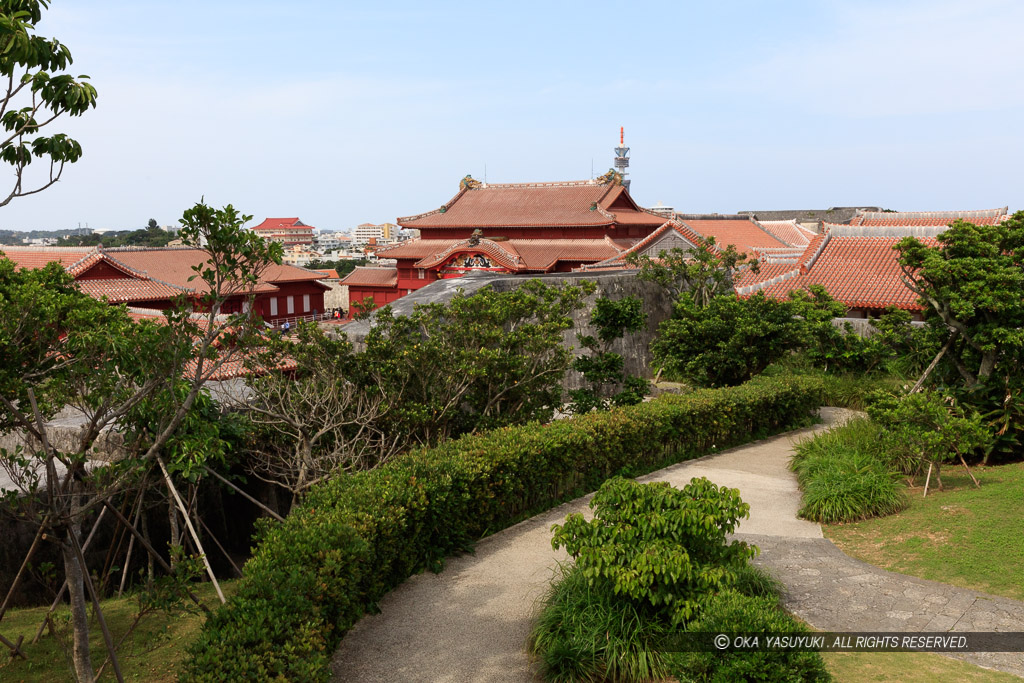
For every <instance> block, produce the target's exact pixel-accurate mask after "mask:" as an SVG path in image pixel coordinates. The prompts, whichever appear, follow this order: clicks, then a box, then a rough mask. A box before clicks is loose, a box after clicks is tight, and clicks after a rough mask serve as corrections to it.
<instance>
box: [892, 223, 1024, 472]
mask: <svg viewBox="0 0 1024 683" xmlns="http://www.w3.org/2000/svg"><path fill="white" fill-rule="evenodd" d="M936 240H937V241H938V243H939V244H938V245H937V246H935V247H928V246H926V245H924V244H923V243H922V242H921V241H920V240H918V239H916V238H914V237H906V238H904V239H903V240H901V241H900V242H899V243H898V244H897V245H896V249H897V250H898V251H899V262H900V267H901V269H902V271H903V277H902V279H903V282H904V284H905V285H906V286H907V287H909V288H910V289H911V291H913V292H914V293H916V294H917V295H918V296H919V297H921V300H922V302H923V303H924V304H925V305H926V306H927V308H926V309H925V314H926V316H927V318H928V319H930V320H931V321H932V322H933V323H934V324H938V325H941V326H944V327H945V328H946V330H948V333H947V334H948V336H947V338H946V341H945V345H944V346H943V347H942V349H941V350H940V351H939V353H938V354H937V355H936V356H935V360H934V361H933V364H932V366H930V367H929V371H930V370H931V369H932V368H933V367H934V368H935V369H936V372H935V376H936V381H937V382H941V383H945V384H946V385H947V386H949V387H950V388H951V389H952V390H953V391H954V392H956V394H957V398H958V399H960V400H961V401H962V402H964V403H967V404H970V405H972V406H974V407H975V408H977V410H979V411H980V412H981V413H982V415H983V417H984V418H985V420H986V421H987V422H988V423H989V425H991V427H992V429H993V431H994V432H995V434H996V437H997V438H996V439H995V441H993V443H992V446H991V447H990V450H989V453H988V454H987V455H986V461H987V459H988V457H989V455H990V454H991V453H992V452H995V451H1001V452H1004V453H1016V454H1017V455H1019V454H1020V452H1021V451H1022V449H1024V446H1022V440H1024V439H1022V433H1024V380H1022V379H1021V378H1022V377H1024V299H1022V298H1021V292H1022V291H1024V212H1020V211H1019V212H1017V213H1016V214H1014V215H1013V216H1011V217H1010V218H1009V219H1007V220H1006V221H1004V222H1003V223H1001V224H999V225H974V224H972V223H968V222H966V221H962V220H958V221H956V222H955V223H952V224H951V225H950V226H949V228H948V229H947V230H945V231H944V232H943V233H942V234H940V235H939V236H938V237H937V238H936ZM926 374H927V373H926ZM922 380H923V378H922Z"/></svg>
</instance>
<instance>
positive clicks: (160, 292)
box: [76, 278, 184, 304]
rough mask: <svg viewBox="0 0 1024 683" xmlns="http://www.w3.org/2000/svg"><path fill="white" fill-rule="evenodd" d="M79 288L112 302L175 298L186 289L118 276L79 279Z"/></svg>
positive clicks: (154, 281) (96, 297)
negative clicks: (100, 278)
mask: <svg viewBox="0 0 1024 683" xmlns="http://www.w3.org/2000/svg"><path fill="white" fill-rule="evenodd" d="M76 284H77V285H78V289H80V290H81V291H82V292H84V293H85V294H88V295H89V296H91V297H93V298H95V299H103V298H105V299H107V301H109V302H110V303H112V304H121V303H127V302H129V301H132V302H138V301H163V300H165V299H173V298H174V297H176V296H178V295H180V294H181V293H182V292H183V291H184V290H182V289H180V288H178V287H172V286H170V285H167V284H164V283H162V282H158V281H156V280H149V279H145V280H136V279H133V278H118V279H111V280H79V281H78V282H77V283H76Z"/></svg>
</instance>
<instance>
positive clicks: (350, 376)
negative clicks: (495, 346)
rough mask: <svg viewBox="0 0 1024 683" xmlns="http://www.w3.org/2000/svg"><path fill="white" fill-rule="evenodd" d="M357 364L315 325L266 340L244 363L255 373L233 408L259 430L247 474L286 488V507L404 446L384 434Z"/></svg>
mask: <svg viewBox="0 0 1024 683" xmlns="http://www.w3.org/2000/svg"><path fill="white" fill-rule="evenodd" d="M362 360H363V359H362V357H361V356H360V355H358V354H355V353H353V350H352V344H350V343H349V342H348V341H347V340H346V339H344V338H332V337H328V336H327V335H325V334H324V333H323V332H322V331H321V330H320V329H319V328H318V327H317V326H316V325H315V324H301V325H299V328H298V330H297V334H296V335H295V338H284V337H277V336H274V337H270V338H268V339H267V340H266V346H265V348H264V349H263V350H261V351H260V352H258V353H257V352H254V353H252V354H250V356H249V358H248V359H247V360H246V366H247V367H248V368H249V369H250V370H251V371H252V373H253V374H252V376H251V379H250V380H249V382H248V394H249V395H248V396H245V397H244V398H241V397H240V400H239V401H238V403H239V407H240V408H241V409H242V410H243V411H245V412H246V413H247V414H248V416H249V419H250V420H251V421H252V422H253V423H254V424H255V425H257V426H259V427H261V428H262V429H261V430H260V432H258V433H257V438H258V439H259V444H258V445H257V446H256V447H254V448H251V449H250V450H249V458H248V467H249V471H250V472H251V473H252V474H253V475H254V476H256V477H258V478H259V479H262V480H264V481H267V482H270V483H272V484H275V485H278V486H282V487H284V488H285V489H286V490H287V491H288V492H289V493H291V495H292V505H294V504H295V503H296V502H298V500H299V499H300V497H301V496H302V494H303V493H305V492H306V490H307V489H308V488H309V487H310V486H312V485H313V484H315V483H317V482H318V481H320V480H321V479H323V478H324V477H326V476H328V475H330V474H332V473H335V472H338V471H353V470H361V469H369V468H371V467H374V466H376V465H377V464H379V463H381V462H383V461H384V460H386V459H387V458H388V457H389V456H390V455H392V454H393V453H394V452H395V450H396V449H397V447H398V446H399V445H404V444H405V439H404V438H402V437H401V436H400V435H392V436H390V437H389V436H388V435H387V434H386V433H385V432H384V431H383V429H382V418H383V416H384V415H385V413H386V410H387V402H386V397H385V396H384V393H383V391H382V387H381V386H380V384H379V383H377V382H375V381H372V380H371V379H370V377H369V375H368V374H367V371H366V368H364V367H362V365H363V364H362Z"/></svg>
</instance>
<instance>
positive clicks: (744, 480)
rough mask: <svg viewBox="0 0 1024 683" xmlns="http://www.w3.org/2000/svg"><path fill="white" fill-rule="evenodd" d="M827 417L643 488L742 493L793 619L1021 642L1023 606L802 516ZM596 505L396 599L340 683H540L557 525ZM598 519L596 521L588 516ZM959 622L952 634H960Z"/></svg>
mask: <svg viewBox="0 0 1024 683" xmlns="http://www.w3.org/2000/svg"><path fill="white" fill-rule="evenodd" d="M850 414H851V413H850V411H845V410H842V409H831V408H824V409H822V419H823V424H822V425H818V426H816V427H814V428H811V429H806V430H800V431H797V432H791V433H789V434H785V435H782V436H778V437H774V438H771V439H767V440H764V441H759V442H755V443H753V444H748V445H746V446H741V447H739V448H734V449H732V450H729V451H724V452H722V453H719V454H715V455H711V456H706V457H704V458H700V459H698V460H691V461H689V462H686V463H681V464H678V465H673V466H672V467H668V468H666V469H664V470H660V471H658V472H655V473H652V474H650V475H647V476H645V477H641V478H640V481H645V482H647V481H668V482H670V483H672V484H673V485H674V486H682V485H684V484H686V483H688V482H689V481H690V479H691V478H693V477H700V476H706V477H708V478H709V479H711V480H712V481H714V482H715V483H717V484H723V485H727V486H730V487H734V488H738V489H739V490H740V495H741V496H742V498H743V500H744V501H746V502H747V503H749V504H750V507H751V515H750V519H748V520H745V521H744V522H743V523H742V524H741V525H740V527H739V529H738V530H737V535H738V536H739V537H741V538H744V539H745V540H750V541H752V542H754V543H755V544H756V545H758V546H760V547H761V549H762V552H761V554H760V555H759V556H758V559H757V562H758V563H759V564H761V565H763V566H765V567H766V568H768V569H769V570H770V571H771V572H772V573H773V574H775V575H776V576H778V577H779V578H780V579H781V580H782V581H783V582H784V583H785V585H786V588H787V591H786V596H785V602H786V606H787V608H788V609H790V610H791V611H792V612H793V613H795V614H797V615H798V616H799V617H800V618H802V619H804V620H805V621H807V622H808V623H810V624H811V625H812V626H814V627H815V628H818V629H820V630H826V631H852V630H864V631H885V630H894V631H897V630H898V631H917V630H936V631H943V630H947V629H951V630H957V631H970V630H999V631H1019V632H1024V603H1018V602H1015V601H1012V600H1005V599H1001V598H992V597H991V596H982V595H981V594H979V593H976V592H974V591H966V590H963V589H958V588H954V587H951V586H945V585H943V584H937V583H933V582H929V581H922V580H920V579H914V578H911V577H905V576H901V575H898V574H892V573H890V572H886V571H884V570H881V569H878V568H876V567H872V566H870V565H866V564H864V563H861V562H859V561H857V560H854V559H852V558H850V557H847V556H846V555H844V554H843V553H842V552H840V551H839V550H838V549H837V548H836V547H835V546H834V545H832V543H831V542H830V541H828V540H827V539H825V538H823V537H822V533H821V528H820V527H819V526H818V525H817V524H814V523H811V522H807V521H804V520H799V519H797V518H796V511H797V509H798V507H799V503H800V494H799V490H798V489H797V485H796V479H795V477H794V476H793V474H792V473H791V472H789V470H788V468H787V466H786V465H787V463H788V461H789V458H790V457H791V455H792V445H793V443H794V442H795V441H798V440H801V439H803V438H807V437H808V436H809V435H811V434H813V433H814V432H817V431H820V430H823V429H827V428H829V427H831V426H833V425H835V424H838V423H840V422H841V421H843V420H845V419H847V418H848V417H849V415H850ZM589 502H590V496H586V497H584V498H580V499H577V500H574V501H572V502H570V503H566V504H564V505H562V506H559V507H557V508H555V509H553V510H549V511H548V512H546V513H543V514H541V515H538V516H536V517H533V518H531V519H528V520H526V521H524V522H521V523H520V524H517V525H516V526H514V527H510V528H508V529H505V530H504V531H501V532H499V533H497V534H494V535H493V536H490V537H488V538H486V539H484V540H482V541H480V542H479V543H478V544H477V548H476V553H475V554H473V555H466V556H462V557H457V558H454V559H452V560H450V561H449V562H448V564H447V566H446V568H445V570H444V571H443V572H442V573H440V574H430V573H426V574H420V575H417V576H414V577H412V578H410V579H409V580H408V581H406V582H405V583H404V584H402V585H401V586H399V587H398V588H397V589H395V590H394V591H392V592H391V593H390V594H388V595H387V596H386V597H385V598H384V600H383V601H382V602H381V604H380V608H381V613H380V614H377V615H374V616H368V617H365V618H363V619H362V620H361V621H360V622H359V623H358V624H356V626H355V628H353V629H352V631H351V632H349V633H348V635H346V636H345V638H344V639H343V640H342V642H341V646H340V647H339V649H338V651H337V652H336V653H335V656H334V660H333V662H332V669H333V675H334V677H333V680H334V681H357V682H359V683H371V682H382V683H383V682H385V681H386V682H388V683H395V682H405V681H409V682H414V681H424V682H426V681H431V682H437V683H461V682H463V681H467V682H468V681H474V682H475V681H481V682H488V683H498V682H505V681H508V682H515V683H526V682H529V681H534V680H536V679H535V675H534V669H533V667H532V664H531V662H530V661H529V658H528V656H527V655H526V653H525V647H524V646H525V642H526V638H527V635H528V634H529V630H530V625H531V620H532V618H533V616H534V614H535V613H536V610H537V606H538V601H539V599H540V598H541V597H542V596H543V594H544V592H545V590H546V589H547V587H548V585H549V584H550V581H551V579H552V577H553V576H554V575H555V573H556V571H557V567H558V563H559V562H563V561H565V560H567V559H568V557H567V555H566V554H565V553H564V551H557V552H556V551H554V550H552V549H551V525H552V524H556V523H560V522H562V521H564V520H565V517H566V515H568V514H569V513H571V512H583V513H585V514H587V513H589V508H587V504H588V503H589ZM588 516H589V515H588ZM950 619H952V620H953V621H952V623H950V621H949V620H950ZM965 658H967V659H969V660H970V661H974V662H976V663H979V664H982V665H984V666H989V667H992V668H998V669H1001V670H1003V671H1009V672H1011V673H1016V674H1017V675H1021V676H1024V655H1021V654H1019V653H1018V654H1013V655H1005V654H978V655H970V656H967V657H965Z"/></svg>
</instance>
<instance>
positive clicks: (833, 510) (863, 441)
mask: <svg viewBox="0 0 1024 683" xmlns="http://www.w3.org/2000/svg"><path fill="white" fill-rule="evenodd" d="M880 434H881V430H880V429H879V427H878V426H877V425H875V424H874V423H872V422H871V421H870V420H867V419H856V420H851V421H850V422H848V423H847V424H845V425H843V426H841V427H837V428H836V429H833V430H832V431H830V432H828V433H826V434H821V435H819V436H817V437H815V438H814V439H812V440H810V441H806V442H804V443H801V444H797V446H796V455H795V456H794V458H793V462H792V465H791V467H792V469H793V470H794V471H795V472H796V475H797V479H798V481H799V483H800V488H801V489H802V490H803V494H804V498H803V503H804V504H803V507H802V508H801V509H800V516H801V517H804V518H805V519H810V520H814V521H816V522H822V523H826V524H833V523H836V522H852V521H855V520H859V519H867V518H868V517H881V516H884V515H890V514H893V513H895V512H899V511H900V510H902V509H903V508H905V507H906V506H907V496H906V493H905V491H904V488H903V485H902V484H901V483H900V482H899V474H898V473H897V472H896V471H894V468H893V464H892V459H891V458H890V457H889V456H888V455H887V454H886V453H885V452H884V449H883V448H882V447H881V445H880V444H881V441H880Z"/></svg>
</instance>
